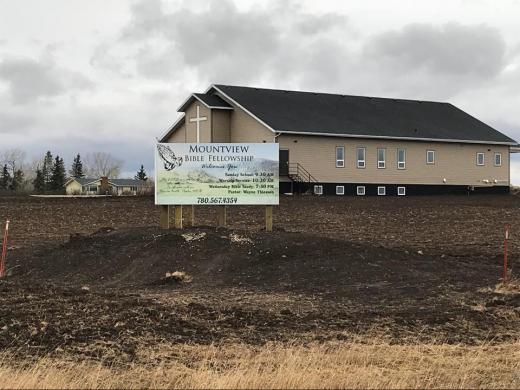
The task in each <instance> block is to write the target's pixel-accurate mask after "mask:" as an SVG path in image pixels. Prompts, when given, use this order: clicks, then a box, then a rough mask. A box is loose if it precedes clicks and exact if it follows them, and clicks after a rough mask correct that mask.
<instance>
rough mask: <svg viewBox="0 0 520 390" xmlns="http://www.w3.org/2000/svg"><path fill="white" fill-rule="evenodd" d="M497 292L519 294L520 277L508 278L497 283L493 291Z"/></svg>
mask: <svg viewBox="0 0 520 390" xmlns="http://www.w3.org/2000/svg"><path fill="white" fill-rule="evenodd" d="M494 292H496V293H497V294H506V295H511V294H520V279H518V278H510V279H509V280H508V281H507V283H503V282H502V283H499V284H497V285H496V286H495V291H494Z"/></svg>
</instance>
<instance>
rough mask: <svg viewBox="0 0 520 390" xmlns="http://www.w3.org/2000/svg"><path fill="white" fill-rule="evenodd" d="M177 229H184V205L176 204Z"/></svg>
mask: <svg viewBox="0 0 520 390" xmlns="http://www.w3.org/2000/svg"><path fill="white" fill-rule="evenodd" d="M175 229H182V205H177V206H175Z"/></svg>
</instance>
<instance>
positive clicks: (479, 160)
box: [477, 153, 484, 165]
mask: <svg viewBox="0 0 520 390" xmlns="http://www.w3.org/2000/svg"><path fill="white" fill-rule="evenodd" d="M477 165H484V153H477Z"/></svg>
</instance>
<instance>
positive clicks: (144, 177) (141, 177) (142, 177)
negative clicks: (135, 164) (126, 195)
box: [134, 165, 148, 181]
mask: <svg viewBox="0 0 520 390" xmlns="http://www.w3.org/2000/svg"><path fill="white" fill-rule="evenodd" d="M134 179H136V180H142V181H146V180H148V176H147V175H146V171H145V170H144V166H143V165H141V169H139V170H138V171H137V175H135V176H134Z"/></svg>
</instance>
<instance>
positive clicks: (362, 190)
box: [357, 186, 365, 195]
mask: <svg viewBox="0 0 520 390" xmlns="http://www.w3.org/2000/svg"><path fill="white" fill-rule="evenodd" d="M357 194H358V195H365V186H357Z"/></svg>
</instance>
